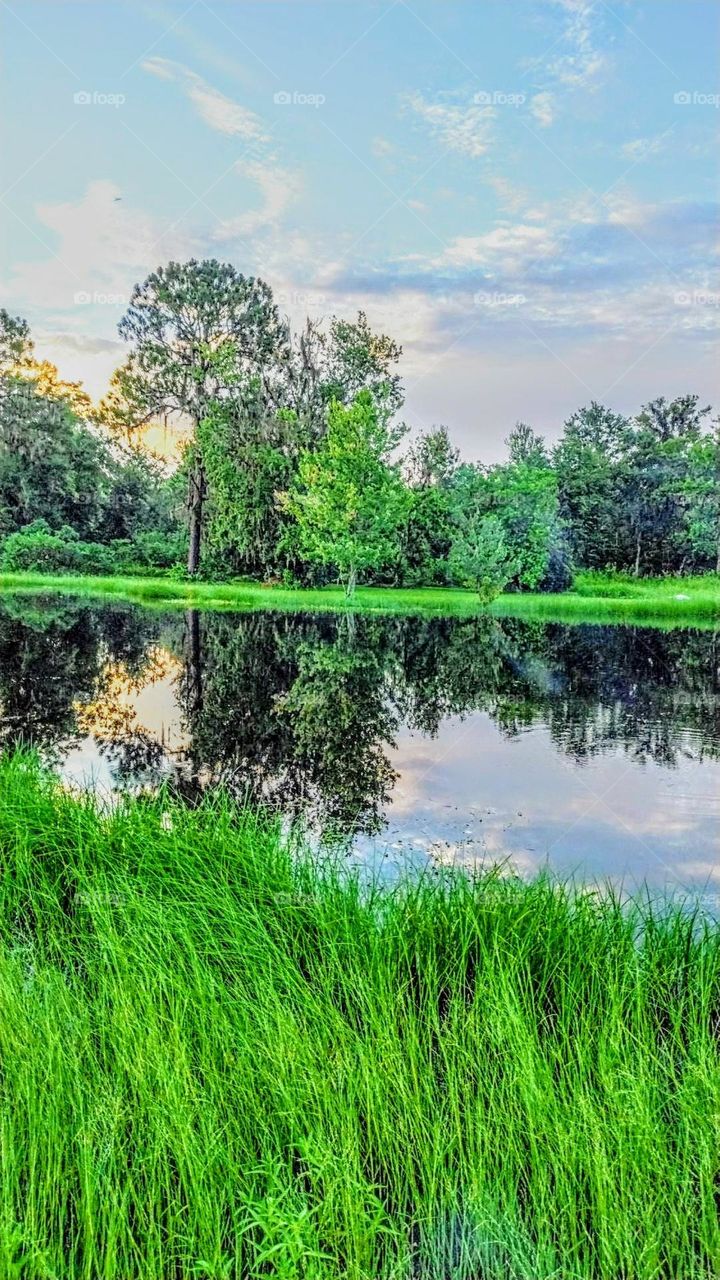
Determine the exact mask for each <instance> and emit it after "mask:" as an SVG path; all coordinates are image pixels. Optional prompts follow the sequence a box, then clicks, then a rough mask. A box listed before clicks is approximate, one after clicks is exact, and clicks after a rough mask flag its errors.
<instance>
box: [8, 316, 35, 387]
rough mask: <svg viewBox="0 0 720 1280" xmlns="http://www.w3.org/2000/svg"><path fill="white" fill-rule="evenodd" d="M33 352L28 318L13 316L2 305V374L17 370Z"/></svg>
mask: <svg viewBox="0 0 720 1280" xmlns="http://www.w3.org/2000/svg"><path fill="white" fill-rule="evenodd" d="M32 352H33V342H32V338H31V337H30V328H29V326H28V322H27V320H23V319H22V318H21V317H20V316H11V315H10V312H9V311H6V310H5V308H4V307H0V376H4V375H5V374H7V373H12V372H17V370H18V369H19V368H21V367H22V366H23V365H24V364H25V363H26V362H27V361H28V360H30V359H31V357H32Z"/></svg>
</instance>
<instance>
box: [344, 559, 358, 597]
mask: <svg viewBox="0 0 720 1280" xmlns="http://www.w3.org/2000/svg"><path fill="white" fill-rule="evenodd" d="M356 584H357V569H356V568H355V565H351V566H350V569H349V570H348V576H347V582H346V583H345V599H346V600H352V598H353V596H354V595H355V587H356Z"/></svg>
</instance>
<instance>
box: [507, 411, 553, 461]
mask: <svg viewBox="0 0 720 1280" xmlns="http://www.w3.org/2000/svg"><path fill="white" fill-rule="evenodd" d="M505 444H506V445H507V450H508V456H509V458H510V461H511V462H512V463H518V464H522V465H524V466H530V467H547V466H549V464H550V459H549V457H548V452H547V448H546V446H545V441H544V440H543V438H542V436H540V435H538V434H537V433H536V432H535V431H533V429H532V427H531V426H529V425H528V423H527V422H516V423H515V426H514V427H513V429H512V431H511V432H510V435H509V436H508V437H507V440H506V441H505Z"/></svg>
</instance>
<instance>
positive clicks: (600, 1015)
mask: <svg viewBox="0 0 720 1280" xmlns="http://www.w3.org/2000/svg"><path fill="white" fill-rule="evenodd" d="M0 845H1V847H2V849H3V852H4V863H3V877H2V892H1V898H0V925H1V936H0V1061H1V1062H2V1070H3V1075H2V1102H1V1116H0V1123H1V1126H2V1129H1V1141H0V1274H1V1275H2V1276H3V1277H5V1276H7V1277H8V1278H10V1277H18V1278H19V1277H22V1278H23V1280H25V1277H28V1278H30V1277H32V1278H34V1277H50V1276H52V1277H54V1278H56V1280H66V1278H67V1280H70V1278H72V1280H75V1278H76V1277H78V1278H79V1277H83V1280H111V1278H112V1280H131V1278H134V1277H142V1278H143V1280H165V1278H166V1277H167V1278H168V1280H170V1277H172V1278H173V1280H178V1278H183V1280H184V1278H185V1277H188V1278H189V1277H203V1278H205V1280H209V1278H210V1277H212V1278H213V1280H221V1278H222V1280H231V1278H232V1280H236V1278H237V1280H239V1278H240V1277H243V1280H247V1278H251V1280H252V1278H254V1277H261V1276H275V1277H281V1278H283V1280H297V1278H306V1280H326V1278H327V1280H338V1277H348V1278H352V1280H370V1278H373V1280H374V1278H376V1277H384V1278H387V1280H391V1278H392V1280H415V1278H416V1277H425V1278H426V1280H430V1278H432V1280H449V1278H450V1277H453V1278H455V1280H551V1278H553V1280H576V1278H577V1280H580V1278H582V1280H585V1278H587V1280H590V1278H591V1277H592V1280H620V1277H627V1278H628V1280H630V1277H632V1278H633V1280H657V1278H659V1277H673V1278H679V1277H682V1280H700V1278H701V1277H703V1278H704V1280H708V1278H709V1277H711V1276H715V1275H717V1274H718V1271H719V1269H720V1232H719V1230H718V1222H717V1216H716V1209H715V1204H714V1198H713V1178H714V1176H715V1173H716V1164H717V1159H716V1157H717V1148H716V1137H717V1133H716V1127H717V1115H718V1108H719V1105H720V1077H719V1072H718V1055H717V1039H716V1037H717V1029H718V1017H719V1015H720V941H719V938H718V932H717V930H716V929H715V928H714V927H711V926H709V925H705V926H702V927H701V926H700V925H699V924H698V922H697V921H696V922H695V924H694V926H693V922H692V921H691V919H689V918H688V916H687V915H684V914H683V913H682V912H681V911H679V910H675V909H670V908H667V909H665V910H664V911H661V912H658V911H657V910H656V911H655V912H654V913H653V912H652V911H650V909H649V908H647V907H641V906H639V905H637V906H635V907H630V908H628V909H627V910H626V911H621V909H620V908H619V907H618V906H617V904H616V903H615V902H614V901H612V900H611V899H609V898H598V897H597V896H594V895H592V894H590V893H587V894H584V895H580V896H577V895H575V896H573V895H572V894H571V893H569V892H568V891H562V890H560V889H557V888H553V887H552V886H551V885H549V884H548V883H547V882H543V881H538V882H535V883H532V884H523V883H520V882H517V881H514V880H510V879H507V880H503V879H501V878H497V877H496V878H493V877H491V876H486V877H485V878H484V879H478V880H477V881H476V882H470V881H469V880H467V879H465V878H462V877H453V876H450V875H448V876H446V877H443V878H442V879H441V878H439V877H435V878H432V877H430V878H427V879H426V880H424V881H422V882H419V883H418V882H415V883H405V884H403V885H401V886H399V887H397V888H395V889H394V890H392V891H389V890H386V891H379V890H378V891H375V892H373V893H369V894H368V893H366V894H362V893H360V892H359V891H358V888H357V885H356V884H355V883H353V882H352V881H349V880H347V879H345V880H343V879H342V878H341V876H340V874H339V873H337V872H335V871H334V870H332V868H329V867H327V866H326V867H325V868H324V869H322V868H319V867H317V866H313V865H312V863H311V862H310V861H308V860H307V859H302V858H300V859H297V860H292V859H291V858H290V856H289V854H288V852H287V850H286V849H285V848H284V846H283V843H282V841H281V839H280V836H279V833H278V830H277V828H276V827H275V826H274V825H273V824H272V823H269V822H268V821H263V820H262V819H260V818H258V817H256V816H254V815H252V814H248V813H243V812H239V811H234V810H232V809H230V808H228V807H226V806H225V805H224V804H223V803H222V802H221V801H219V800H217V799H216V800H215V801H213V802H207V803H206V804H205V805H204V806H203V807H200V808H199V809H197V810H194V811H189V810H183V809H180V808H176V807H173V806H172V805H171V804H169V803H168V802H163V801H147V802H143V803H137V802H136V803H134V804H132V805H128V806H127V807H121V808H119V809H117V810H115V811H114V812H113V813H111V814H106V815H105V816H102V815H100V814H99V813H98V811H97V810H96V809H95V808H94V807H93V805H92V803H91V802H89V801H86V800H83V801H81V800H78V799H73V798H71V797H70V796H68V795H66V794H64V793H61V792H60V791H59V790H58V789H56V788H55V787H54V786H53V785H52V784H51V783H50V782H49V781H48V780H47V779H45V778H43V777H42V776H39V775H38V773H37V771H36V770H35V769H34V767H33V766H32V765H31V764H30V763H28V761H25V760H22V759H20V760H15V761H14V762H13V761H11V762H7V761H6V762H5V763H3V764H2V765H0Z"/></svg>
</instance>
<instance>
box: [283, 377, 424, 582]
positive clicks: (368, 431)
mask: <svg viewBox="0 0 720 1280" xmlns="http://www.w3.org/2000/svg"><path fill="white" fill-rule="evenodd" d="M399 438H400V436H399V432H397V431H393V430H392V429H391V428H390V426H389V424H388V420H387V415H386V414H385V413H384V412H382V411H379V410H378V407H377V405H376V404H375V402H374V400H373V397H372V393H371V392H370V391H361V392H360V393H359V395H358V396H357V397H356V399H355V401H354V402H353V404H352V405H351V406H350V407H349V408H345V406H344V405H342V404H340V402H339V401H334V402H333V403H332V405H331V406H330V412H329V415H328V429H327V435H326V436H325V439H324V440H323V442H322V444H321V445H320V447H319V448H318V449H317V450H314V451H306V452H305V453H304V454H303V455H302V457H301V459H300V465H299V468H298V481H299V482H298V485H297V486H296V487H295V488H293V489H291V490H290V491H289V492H288V494H287V496H286V497H285V499H284V506H285V508H286V510H288V511H289V512H290V513H291V514H292V515H293V516H294V518H295V520H296V521H297V526H298V534H299V546H300V550H301V552H302V554H303V555H304V556H306V557H307V558H308V559H309V560H310V561H312V562H315V563H318V564H323V565H332V566H333V567H335V568H337V570H338V572H339V574H340V577H341V580H342V581H343V582H344V583H345V588H346V592H347V594H348V596H351V595H352V594H353V592H354V590H355V585H356V581H357V577H358V574H361V573H363V572H364V571H365V570H367V569H373V568H376V567H377V566H379V565H380V564H382V563H383V561H385V560H387V559H388V558H389V557H390V555H391V554H392V552H393V549H394V545H395V542H394V538H395V534H396V530H397V528H398V525H399V523H400V520H401V518H402V514H403V507H404V503H405V491H404V488H403V485H402V482H401V479H400V475H399V468H398V466H397V465H395V464H392V463H391V462H390V454H391V452H392V450H393V449H394V448H395V446H396V445H397V444H398V442H399Z"/></svg>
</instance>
